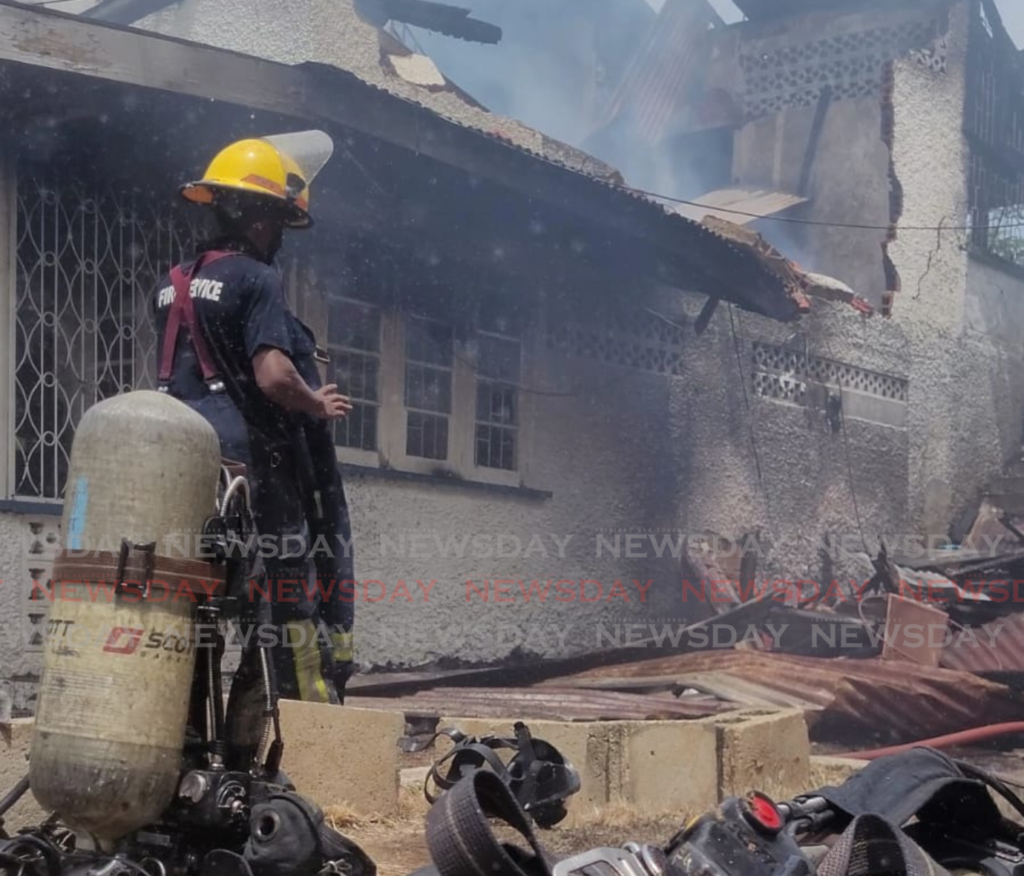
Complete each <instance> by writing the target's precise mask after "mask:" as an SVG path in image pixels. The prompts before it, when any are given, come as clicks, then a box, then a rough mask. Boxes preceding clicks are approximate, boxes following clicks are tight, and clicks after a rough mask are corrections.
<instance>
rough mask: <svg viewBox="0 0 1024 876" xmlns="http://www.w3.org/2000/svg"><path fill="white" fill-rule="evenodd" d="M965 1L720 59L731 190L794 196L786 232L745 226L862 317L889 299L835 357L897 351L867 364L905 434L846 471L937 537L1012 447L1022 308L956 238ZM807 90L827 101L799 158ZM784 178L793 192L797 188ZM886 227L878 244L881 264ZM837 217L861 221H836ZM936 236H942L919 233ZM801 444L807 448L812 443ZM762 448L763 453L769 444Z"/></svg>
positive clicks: (744, 44) (761, 32) (963, 185)
mask: <svg viewBox="0 0 1024 876" xmlns="http://www.w3.org/2000/svg"><path fill="white" fill-rule="evenodd" d="M969 7H970V4H968V3H966V2H957V3H946V4H944V3H931V2H920V3H913V4H906V5H905V6H904V8H894V9H890V10H886V11H884V12H881V11H878V10H876V11H873V12H872V13H871V15H870V16H868V15H849V16H835V15H807V16H804V17H802V18H800V19H788V20H786V22H785V24H784V25H783V24H782V23H779V22H766V23H764V24H762V25H756V26H755V25H745V26H744V29H743V31H742V33H741V36H740V38H739V39H738V40H735V43H734V48H733V49H732V51H733V52H734V54H735V63H734V64H733V65H732V66H733V69H741V70H743V71H744V75H745V80H744V83H743V84H742V85H737V86H736V87H738V88H742V89H744V90H743V92H742V93H743V95H744V98H743V100H744V102H745V109H746V112H747V113H748V115H750V116H751V117H752V118H751V120H750V121H749V122H748V123H747V124H746V125H745V126H744V127H743V128H741V129H740V130H739V131H738V132H737V135H736V137H735V151H734V176H735V177H736V180H737V181H738V182H741V183H743V184H746V185H748V186H751V187H758V186H760V187H771V188H775V189H777V190H781V191H788V192H798V193H801V194H805V195H806V196H807V197H808V198H810V203H809V204H807V205H804V206H803V207H799V208H797V209H795V210H792V211H790V212H789V213H787V214H786V215H787V216H789V217H792V218H795V219H797V220H798V221H797V222H796V223H790V224H787V223H783V222H772V221H765V222H760V223H758V224H757V226H756V227H758V229H759V230H760V231H761V232H762V233H763V234H764V235H765V237H766V238H767V239H769V240H770V241H772V242H773V243H774V244H775V245H776V246H777V247H778V248H779V249H781V250H782V251H783V252H784V253H786V254H787V255H789V256H792V257H793V258H795V259H796V260H798V261H799V262H800V263H801V265H802V266H803V267H805V268H807V269H809V270H815V271H820V272H823V273H826V274H829V275H831V276H835V277H837V278H839V279H841V280H843V281H844V282H846V283H847V284H848V285H850V286H852V287H853V288H854V289H855V290H856V291H857V292H858V293H859V294H861V295H863V296H864V297H865V298H867V299H868V300H870V301H871V302H872V303H873V304H875V305H876V307H877V306H878V305H879V304H880V303H882V301H883V295H884V294H885V293H886V292H889V293H894V304H893V315H892V318H891V320H886V319H884V318H880V317H877V316H876V317H875V318H874V319H872V320H870V321H869V322H866V323H865V324H864V329H863V334H862V335H861V340H862V345H855V346H854V347H853V348H850V349H849V352H848V355H847V357H846V358H844V356H843V355H840V354H839V353H838V352H837V354H836V356H837V358H839V359H842V360H843V361H845V362H847V363H849V364H851V365H856V366H864V365H865V364H866V363H868V362H870V361H871V360H872V359H875V358H877V356H876V351H877V349H878V346H879V344H880V343H881V344H883V345H884V346H890V347H891V346H893V345H895V346H902V347H903V349H902V350H901V351H900V353H899V355H898V357H897V359H898V360H899V361H891V360H890V361H888V362H886V361H881V362H880V363H879V365H878V367H880V368H881V370H882V371H883V372H885V373H895V374H899V375H901V376H903V377H904V378H905V379H906V380H907V393H908V395H907V403H906V406H905V407H906V434H907V436H908V437H907V438H906V440H905V442H902V443H901V447H902V448H903V449H902V451H901V452H900V453H896V454H895V455H893V456H889V457H888V460H889V461H888V462H887V463H884V464H882V465H881V466H880V465H879V464H878V463H877V461H876V460H874V459H873V458H872V456H871V455H870V454H869V455H868V458H867V459H866V460H864V464H863V465H861V466H857V465H855V466H854V467H853V476H854V477H855V478H856V479H857V480H858V481H861V482H862V483H863V486H864V488H863V492H864V493H865V494H868V495H870V494H873V493H876V492H878V491H879V490H881V491H882V492H883V493H884V494H889V493H891V490H892V484H893V481H892V479H893V478H898V479H899V480H900V481H901V482H902V484H903V487H902V495H903V497H904V498H903V499H902V500H901V501H899V502H898V503H897V504H898V505H899V506H900V507H901V508H904V509H905V515H906V516H905V524H906V525H907V526H908V527H909V528H910V529H911V530H915V531H916V530H918V529H919V530H921V531H922V532H924V533H928V534H932V535H936V536H945V535H946V534H948V532H949V526H950V524H951V523H952V521H953V519H954V517H955V516H956V515H958V514H961V513H963V512H964V511H965V510H966V508H967V507H968V506H969V505H970V503H971V501H973V500H974V499H976V498H977V496H978V495H979V493H980V491H981V490H982V489H983V487H984V485H985V484H986V482H987V481H988V480H989V479H990V478H991V477H992V476H993V475H994V474H996V473H997V472H998V471H999V469H1000V468H1001V467H1002V466H1003V464H1004V463H1005V461H1006V460H1007V459H1008V458H1009V457H1011V456H1013V455H1015V454H1016V453H1017V452H1018V449H1019V444H1020V437H1021V436H1020V424H1021V396H1022V393H1021V390H1020V380H1019V378H1018V377H1017V375H1018V374H1019V373H1020V367H1019V363H1020V359H1021V355H1022V345H1021V341H1020V338H1021V337H1022V331H1024V322H1022V317H1024V313H1021V312H1020V308H1019V307H1018V306H1017V300H1018V296H1019V295H1020V294H1022V293H1024V289H1021V281H1020V280H1019V279H1017V278H1016V276H1014V275H1013V274H1010V273H1007V272H1005V271H1001V270H999V269H996V268H993V267H991V266H990V265H988V264H984V263H981V262H979V261H978V260H976V259H973V258H969V257H968V256H967V254H966V243H967V241H966V235H965V234H964V232H963V230H962V229H963V227H964V226H965V225H966V224H967V222H968V214H967V210H966V203H967V143H966V141H965V138H964V136H963V134H962V128H963V117H964V115H963V114H964V99H965V87H966V86H965V61H966V51H967V34H968V15H969ZM727 44H728V43H724V45H727ZM740 78H741V79H742V78H744V77H742V76H741V77H740ZM824 85H828V86H829V87H830V88H831V90H832V101H831V104H830V106H829V107H828V109H827V112H826V113H825V114H824V116H823V123H822V126H821V134H820V141H819V143H818V146H817V151H816V153H815V154H814V158H813V162H809V161H808V154H809V150H808V144H809V143H810V142H811V140H812V130H813V126H814V119H815V115H816V112H817V109H818V96H819V95H820V92H821V89H822V86H824ZM766 147H767V148H766ZM801 178H804V179H806V180H807V181H808V183H809V185H808V187H807V189H806V191H802V192H801V191H800V180H801ZM890 221H892V222H894V223H895V239H893V240H892V241H891V242H890V243H889V244H888V247H887V252H888V256H889V258H890V259H891V262H890V264H889V265H886V263H885V258H884V256H885V253H884V251H883V243H884V242H885V241H886V238H887V233H886V231H885V230H884V229H885V227H886V226H887V225H888V224H889V223H890ZM815 223H822V224H820V225H818V224H815ZM843 224H854V225H867V226H872V227H871V228H863V229H862V228H843V227H836V226H839V225H843ZM940 226H942V227H945V228H947V230H944V231H938V230H934V229H937V228H939V227H940ZM928 229H933V230H928ZM887 268H888V270H887ZM816 310H817V312H819V313H820V312H821V311H822V306H821V305H820V304H819V305H817V308H816ZM807 322H808V324H807V326H805V327H803V328H802V329H801V330H802V331H806V332H807V334H808V336H809V337H810V339H811V340H810V343H811V346H812V347H813V346H815V345H816V346H818V348H819V349H820V348H822V347H825V348H827V345H828V344H831V345H832V346H833V347H835V348H837V349H838V348H839V347H840V346H841V345H842V346H845V340H846V338H847V337H848V336H849V333H850V331H851V330H852V324H853V323H859V322H860V317H857V316H854V315H850V316H849V317H848V318H846V317H844V318H843V320H840V322H839V323H836V322H835V321H834V320H832V319H831V318H827V319H824V320H823V321H821V322H820V323H819V322H817V321H816V318H812V319H811V320H810V321H807ZM843 323H849V324H843ZM858 334H860V332H858ZM816 342H817V343H816ZM881 358H882V360H885V359H886V357H885V356H882V357H881ZM868 367H870V366H868ZM848 425H849V423H848ZM807 438H808V439H809V440H811V442H812V446H813V445H814V444H815V443H816V442H817V441H818V440H820V439H817V438H813V437H811V436H810V435H808V436H807ZM862 438H863V440H864V441H867V442H870V441H871V439H870V438H869V437H868V436H862ZM775 440H778V439H775ZM851 443H852V444H854V445H857V446H860V444H861V441H855V442H851ZM779 449H780V446H779V445H778V444H775V443H773V444H772V445H771V449H770V451H769V452H770V453H771V454H772V455H774V454H776V453H778V451H779ZM879 449H880V450H885V452H886V454H889V453H891V452H892V450H893V448H891V447H890V448H888V449H886V448H884V447H881V446H880V447H879ZM882 458H883V459H885V457H884V456H883V457H882ZM904 478H905V480H904ZM889 498H890V499H892V498H894V497H892V496H891V495H890V496H889ZM783 504H785V503H783ZM816 507H817V506H816V505H815V504H814V503H813V502H811V501H807V502H806V503H805V504H803V505H802V506H801V505H797V506H794V513H798V514H802V515H804V517H805V519H813V517H814V512H815V509H816ZM801 509H802V510H801ZM826 516H828V515H827V514H826ZM886 516H890V515H886V514H883V517H886ZM901 517H903V514H902V513H895V514H893V515H891V519H893V520H899V519H901ZM791 522H792V521H791ZM851 522H852V521H850V520H849V519H848V521H847V524H848V525H849V523H851Z"/></svg>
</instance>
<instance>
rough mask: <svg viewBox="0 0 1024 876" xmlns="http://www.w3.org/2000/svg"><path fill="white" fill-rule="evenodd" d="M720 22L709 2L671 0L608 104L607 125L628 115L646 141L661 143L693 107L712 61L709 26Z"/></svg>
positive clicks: (636, 130)
mask: <svg viewBox="0 0 1024 876" xmlns="http://www.w3.org/2000/svg"><path fill="white" fill-rule="evenodd" d="M720 22H721V18H719V16H718V15H717V13H716V12H715V11H714V9H713V8H712V7H711V6H710V4H708V3H707V0H667V2H666V3H665V5H664V7H662V10H661V14H660V16H659V18H658V20H657V22H655V25H654V28H653V30H652V32H651V37H650V39H649V41H648V43H647V44H646V45H645V46H644V47H643V48H642V49H640V51H638V52H637V56H636V59H635V60H634V62H633V64H632V66H631V67H630V68H629V70H628V71H627V72H626V75H625V76H624V77H623V80H622V84H621V85H620V86H619V88H618V89H617V91H616V93H615V95H614V96H613V97H612V99H611V101H610V102H609V107H608V112H607V114H606V118H605V125H607V124H611V123H613V122H614V121H615V120H616V119H619V118H622V117H624V116H628V117H629V120H630V122H631V127H632V129H633V131H634V132H635V133H636V134H637V136H638V137H639V138H640V139H641V140H642V141H644V142H646V143H648V144H656V143H658V142H659V141H660V140H661V138H662V137H663V136H664V134H665V133H666V131H667V130H668V129H669V127H670V126H671V124H672V122H673V121H674V120H675V119H676V118H677V117H678V115H679V114H680V113H681V112H683V111H685V108H686V107H687V106H688V105H689V103H690V92H691V91H692V90H693V87H694V85H695V83H696V82H698V81H699V79H700V75H701V72H702V71H703V69H704V68H705V67H706V65H707V63H708V61H709V59H710V53H711V40H709V39H708V30H709V29H710V28H711V26H712V25H714V24H717V23H720Z"/></svg>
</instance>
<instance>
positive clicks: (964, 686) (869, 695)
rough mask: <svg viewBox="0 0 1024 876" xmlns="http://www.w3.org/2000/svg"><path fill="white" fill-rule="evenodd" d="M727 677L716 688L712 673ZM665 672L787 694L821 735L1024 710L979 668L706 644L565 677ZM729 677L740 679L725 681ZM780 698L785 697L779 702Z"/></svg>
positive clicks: (871, 735) (998, 717)
mask: <svg viewBox="0 0 1024 876" xmlns="http://www.w3.org/2000/svg"><path fill="white" fill-rule="evenodd" d="M708 674H712V676H713V678H719V679H722V682H724V685H725V686H722V684H720V685H719V686H718V687H717V689H716V688H715V687H714V686H712V685H710V684H708V683H707V680H706V679H707V675H708ZM630 677H644V678H652V677H660V678H664V679H669V678H670V679H671V680H673V681H674V682H676V683H677V684H680V685H684V686H685V685H693V686H695V687H698V688H701V687H703V688H705V689H707V690H708V691H709V692H710V691H713V692H715V693H716V694H718V695H720V696H725V697H728V698H730V699H731V700H732V701H733V702H735V703H736V704H738V705H754V706H759V705H764V704H765V701H769V702H770V701H771V700H772V699H776V700H778V699H779V698H780V697H782V698H788V700H789V703H790V704H791V705H793V706H796V707H800V708H803V709H804V710H805V711H806V713H807V717H808V725H809V727H810V728H811V732H812V734H813V735H814V737H815V738H817V739H829V740H839V739H846V738H853V739H861V740H863V739H876V740H882V741H886V742H894V743H898V742H910V741H913V740H915V739H921V738H925V737H929V736H937V735H941V734H944V733H955V732H957V731H959V730H965V729H968V728H970V727H976V726H978V725H979V724H986V723H995V722H1000V721H1007V720H1015V719H1017V718H1019V716H1020V714H1021V710H1022V708H1024V700H1022V699H1021V697H1020V696H1019V695H1017V694H1016V693H1014V692H1013V691H1011V690H1010V688H1008V687H1006V686H1004V685H1001V684H996V683H994V682H990V681H986V680H985V679H982V678H979V677H978V676H976V675H972V674H970V673H965V672H956V671H953V670H949V669H934V668H930V667H922V666H917V665H915V664H912V663H903V662H897V661H883V660H877V659H872V660H849V659H846V658H839V659H833V660H822V659H815V658H809V657H808V658H805V657H789V656H785V655H780V654H771V655H765V654H752V653H742V652H735V651H731V652H722V651H720V652H705V653H701V654H689V655H680V656H678V657H664V658H658V659H655V660H648V661H643V662H642V663H634V664H630V665H627V666H610V667H606V668H601V669H594V670H589V671H587V672H582V673H579V674H577V675H574V676H570V677H568V678H561V679H559V680H558V682H557V683H558V684H560V685H573V684H580V683H587V682H588V681H594V680H598V679H601V680H605V681H607V680H608V679H614V678H623V679H628V678H630ZM728 679H736V680H738V681H739V682H740V683H741V684H740V685H739V686H733V688H732V689H731V690H730V689H729V688H728ZM750 685H753V686H754V688H751V687H750ZM779 704H780V705H781V704H783V703H782V702H779Z"/></svg>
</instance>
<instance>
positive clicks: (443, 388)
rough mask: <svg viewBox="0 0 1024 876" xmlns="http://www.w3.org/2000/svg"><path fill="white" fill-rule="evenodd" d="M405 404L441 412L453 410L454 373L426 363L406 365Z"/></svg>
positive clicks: (446, 412) (408, 406) (422, 409)
mask: <svg viewBox="0 0 1024 876" xmlns="http://www.w3.org/2000/svg"><path fill="white" fill-rule="evenodd" d="M405 406H406V407H407V408H416V409H418V410H421V411H435V412H436V413H439V414H450V413H451V412H452V375H451V372H450V371H441V370H440V369H438V368H430V367H428V366H426V365H415V364H408V365H406V366H405Z"/></svg>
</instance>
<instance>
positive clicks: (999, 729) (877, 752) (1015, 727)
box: [837, 721, 1024, 760]
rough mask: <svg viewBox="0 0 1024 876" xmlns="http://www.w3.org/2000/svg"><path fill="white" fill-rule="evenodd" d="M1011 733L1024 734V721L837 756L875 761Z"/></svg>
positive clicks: (977, 728) (990, 725) (992, 725)
mask: <svg viewBox="0 0 1024 876" xmlns="http://www.w3.org/2000/svg"><path fill="white" fill-rule="evenodd" d="M1012 733H1024V721H1011V722H1009V723H1007V724H989V725H987V726H985V727H975V728H973V729H972V730H961V731H960V732H959V733H949V734H947V735H946V736H936V737H935V738H934V739H923V740H921V741H920V742H908V743H907V744H906V745H892V746H890V747H889V748H874V749H872V750H870V751H851V752H848V753H847V754H840V755H837V756H838V757H850V758H854V759H855V760H876V759H877V758H880V757H886V756H888V755H890V754H902V753H903V752H905V751H910V749H912V748H919V747H921V746H927V747H928V748H951V747H952V746H954V745H967V744H970V743H971V742H981V741H982V740H986V739H995V738H996V737H998V736H1009V735H1010V734H1012Z"/></svg>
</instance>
